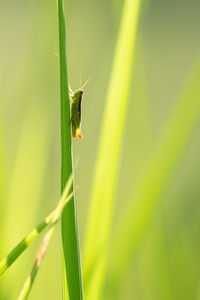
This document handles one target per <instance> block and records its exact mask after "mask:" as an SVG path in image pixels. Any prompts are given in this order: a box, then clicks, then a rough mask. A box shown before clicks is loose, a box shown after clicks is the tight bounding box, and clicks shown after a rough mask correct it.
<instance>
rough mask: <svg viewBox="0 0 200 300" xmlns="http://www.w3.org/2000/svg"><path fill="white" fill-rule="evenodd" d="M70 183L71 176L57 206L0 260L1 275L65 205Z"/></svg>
mask: <svg viewBox="0 0 200 300" xmlns="http://www.w3.org/2000/svg"><path fill="white" fill-rule="evenodd" d="M71 185H72V176H71V177H70V178H69V180H68V182H67V184H66V187H65V189H64V192H63V194H62V196H61V199H60V201H59V204H58V207H57V208H56V210H54V211H53V212H52V213H50V214H49V215H48V216H47V217H46V218H45V219H44V220H43V221H42V222H41V223H40V224H39V225H37V226H36V227H35V228H34V229H33V230H32V231H31V232H30V233H29V234H28V235H27V236H26V237H25V238H24V239H23V240H22V241H21V242H20V243H19V244H18V245H17V246H16V247H15V248H14V249H13V250H12V251H11V252H10V253H9V254H8V255H7V256H6V257H5V258H4V259H2V260H1V262H0V275H2V274H3V273H4V272H5V271H6V270H7V269H8V268H9V267H10V266H11V265H12V264H13V263H14V262H15V261H16V259H17V258H18V257H19V256H20V255H21V254H22V253H23V252H24V250H26V248H27V247H28V246H30V244H31V243H32V242H33V241H34V240H35V239H36V237H38V235H39V234H40V233H41V232H42V231H43V230H44V229H45V228H46V227H47V226H48V225H49V224H50V223H51V222H53V221H54V219H55V214H56V212H57V211H58V212H59V211H60V209H59V207H60V206H61V207H62V206H63V205H65V204H66V203H65V198H66V197H67V195H68V194H69V191H70V188H71Z"/></svg>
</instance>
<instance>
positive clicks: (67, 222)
mask: <svg viewBox="0 0 200 300" xmlns="http://www.w3.org/2000/svg"><path fill="white" fill-rule="evenodd" d="M58 23H59V49H60V110H61V190H63V188H64V186H65V183H66V181H67V179H68V177H69V175H70V174H72V173H73V170H72V150H71V129H70V104H69V93H68V81H67V60H66V40H65V39H66V33H65V17H64V8H63V1H62V0H58ZM61 223H62V243H63V255H64V265H65V268H64V270H65V272H64V273H63V298H64V299H66V298H67V291H66V286H67V285H66V279H67V283H68V292H69V297H70V299H83V291H82V275H81V264H80V253H79V252H80V250H79V240H78V229H77V222H76V207H75V199H74V197H73V198H72V199H71V201H70V202H69V203H68V205H67V207H66V208H65V209H64V211H63V214H62V219H61Z"/></svg>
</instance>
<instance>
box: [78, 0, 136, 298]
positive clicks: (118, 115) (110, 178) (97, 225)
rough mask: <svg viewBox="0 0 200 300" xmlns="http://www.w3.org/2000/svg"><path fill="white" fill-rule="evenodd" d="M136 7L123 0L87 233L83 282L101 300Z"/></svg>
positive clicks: (92, 294)
mask: <svg viewBox="0 0 200 300" xmlns="http://www.w3.org/2000/svg"><path fill="white" fill-rule="evenodd" d="M139 7H140V1H139V0H136V1H132V0H126V1H125V4H124V9H123V13H122V21H121V25H120V31H119V37H118V41H117V46H116V52H115V56H114V62H113V68H112V73H111V80H110V84H109V90H108V96H107V101H106V108H105V113H104V119H103V128H102V132H101V138H100V145H99V153H98V158H97V165H96V172H95V178H94V184H93V190H92V203H91V210H90V214H89V221H88V226H87V232H86V244H85V261H84V280H85V284H86V293H87V295H86V296H87V299H99V298H101V289H102V284H103V279H104V275H105V264H106V255H107V248H108V240H109V234H110V226H111V219H112V210H113V200H114V193H115V188H116V182H117V176H118V175H117V174H118V165H119V159H120V153H121V144H122V137H123V130H124V125H125V119H126V111H127V104H128V98H129V90H130V82H131V72H132V65H133V55H134V49H135V40H136V32H137V24H138V15H139Z"/></svg>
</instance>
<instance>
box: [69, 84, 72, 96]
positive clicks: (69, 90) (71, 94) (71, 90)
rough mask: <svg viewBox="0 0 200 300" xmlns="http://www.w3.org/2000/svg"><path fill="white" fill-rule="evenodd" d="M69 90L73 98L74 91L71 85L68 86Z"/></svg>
mask: <svg viewBox="0 0 200 300" xmlns="http://www.w3.org/2000/svg"><path fill="white" fill-rule="evenodd" d="M68 88H69V94H70V96H72V95H73V91H72V89H71V87H70V85H69V84H68Z"/></svg>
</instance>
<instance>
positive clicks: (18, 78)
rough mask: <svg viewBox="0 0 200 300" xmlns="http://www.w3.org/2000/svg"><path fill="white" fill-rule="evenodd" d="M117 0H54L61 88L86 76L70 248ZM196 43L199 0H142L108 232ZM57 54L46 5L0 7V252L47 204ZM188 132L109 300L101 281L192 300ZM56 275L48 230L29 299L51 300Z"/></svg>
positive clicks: (82, 206) (84, 196) (157, 135)
mask: <svg viewBox="0 0 200 300" xmlns="http://www.w3.org/2000/svg"><path fill="white" fill-rule="evenodd" d="M122 4H123V1H118V0H112V1H111V0H110V1H105V0H101V1H97V0H95V1H91V0H86V1H82V0H81V1H78V0H74V1H69V0H68V1H65V15H66V31H67V56H68V73H69V78H68V79H69V82H70V85H71V87H72V89H77V88H78V87H79V78H80V73H81V74H82V78H83V81H85V80H87V79H88V78H91V81H90V83H88V85H87V87H85V90H84V97H83V112H82V120H83V124H82V133H83V136H84V138H83V139H82V140H73V157H74V167H75V185H76V186H77V187H78V188H77V191H76V199H77V207H78V223H79V233H80V241H81V246H82V245H83V241H84V233H85V225H86V220H87V216H88V207H89V200H90V192H91V184H92V180H93V175H94V166H95V161H96V153H97V149H98V141H99V133H100V128H101V120H102V116H103V108H104V103H105V97H106V92H107V87H108V83H109V77H110V71H111V66H112V60H113V52H114V48H115V42H116V39H117V32H118V27H119V22H120V16H121V9H122ZM199 36H200V2H199V1H197V0H196V1H195V0H192V1H186V0H184V1H180V0H179V1H178V0H175V1H174V0H169V1H164V0H163V1H161V0H152V1H150V0H149V1H142V6H141V12H140V17H139V27H138V34H137V44H136V53H135V64H134V70H133V76H132V86H131V94H130V99H129V107H128V115H127V121H126V128H125V132H124V138H123V146H122V155H121V162H120V172H119V180H118V186H117V193H116V199H115V211H114V220H113V230H112V232H113V236H114V235H115V227H116V226H117V224H118V221H119V219H120V217H121V212H122V211H123V210H125V208H126V207H127V205H128V202H131V201H133V200H134V199H133V198H134V190H135V189H136V188H137V182H138V178H140V176H141V174H142V172H143V169H145V165H146V163H147V161H148V158H149V157H150V155H151V154H152V153H154V151H155V149H156V145H157V144H158V143H159V141H160V140H161V139H162V137H163V130H164V128H165V126H166V124H167V122H168V120H169V119H170V116H171V114H173V112H174V107H175V103H176V101H177V99H178V98H179V97H180V95H181V94H182V93H183V91H184V88H185V86H186V85H187V82H188V79H189V78H190V74H191V70H192V69H193V67H194V66H195V65H196V64H197V62H198V60H199V54H200V51H199V50H200V39H199ZM57 53H58V24H57V7H56V1H44V0H40V1H24V0H20V1H1V2H0V256H1V257H3V256H5V255H6V254H7V253H8V252H9V251H10V250H11V249H12V247H13V246H15V245H16V243H17V242H18V241H19V240H20V239H21V238H22V237H23V236H24V235H25V234H26V233H28V232H29V231H30V230H31V229H32V228H33V227H34V226H35V225H36V224H37V223H39V222H40V220H42V219H43V218H44V217H45V216H46V215H47V214H48V213H49V212H50V211H51V210H52V209H53V208H54V207H55V206H56V203H57V201H58V199H59V195H60V133H59V130H60V127H59V126H60V125H59V58H58V54H57ZM199 82H200V81H199ZM199 101H200V96H199ZM113 111H114V107H113ZM185 117H186V118H187V115H186V116H185ZM110 126H111V127H112V124H110ZM182 126H183V128H184V123H183V124H182ZM199 130H200V122H196V123H195V126H194V128H193V129H192V130H191V132H190V135H189V138H188V141H187V143H186V146H185V147H184V149H183V151H182V153H180V155H179V159H178V160H177V163H176V165H175V167H174V168H173V172H171V174H170V178H169V180H168V182H167V184H166V186H165V189H164V190H163V192H162V194H161V195H160V196H159V197H158V198H159V199H158V201H157V204H158V205H155V207H154V209H153V210H152V212H151V218H149V220H148V222H147V225H146V228H145V230H144V233H143V235H142V237H141V239H140V241H139V242H138V243H137V247H136V250H135V251H134V252H133V254H132V260H131V264H130V265H129V268H128V269H127V270H126V273H125V275H124V276H123V280H121V281H120V286H119V287H118V293H117V295H115V296H114V293H113V291H112V283H111V285H110V288H109V286H107V285H106V286H105V291H106V290H108V292H106V295H107V296H105V298H106V299H107V298H108V299H139V300H140V299H141V300H143V299H144V300H151V299H152V300H157V299H158V300H163V299H164V300H165V299H176V300H177V299H181V300H183V299H187V300H191V299H200V283H199V282H200V274H199V269H200V263H199V253H200V238H199V226H200V221H199V220H200V213H199V211H200V202H199V195H200V185H199V178H200V160H199V152H200V135H199ZM143 205H144V204H143ZM40 241H41V238H40V239H39V240H38V241H36V242H35V243H34V245H32V246H31V247H30V249H28V250H27V251H26V252H25V253H24V254H23V257H21V258H20V259H19V260H18V261H17V262H16V263H15V264H14V265H13V266H12V267H11V268H10V269H9V270H8V271H7V272H6V273H5V274H4V276H3V277H1V279H0V299H16V298H17V295H18V293H19V291H20V289H21V287H22V284H23V282H24V280H25V278H26V276H27V274H28V273H29V271H30V269H31V266H32V263H33V260H34V257H35V254H36V252H37V248H38V246H39V244H40ZM120 242H121V241H120V238H119V243H120ZM111 244H112V236H111ZM111 255H112V253H111ZM122 255H123V253H122ZM119 264H120V257H119ZM61 274H62V261H61V240H60V228H59V226H58V228H57V230H56V234H55V235H54V237H53V239H52V242H51V244H50V246H49V249H48V252H47V255H46V258H45V260H44V263H43V265H42V267H41V270H40V272H39V275H38V277H37V279H36V282H35V284H34V287H33V290H32V292H31V295H30V299H61V287H62V275H61ZM110 289H111V292H109V290H110Z"/></svg>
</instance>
